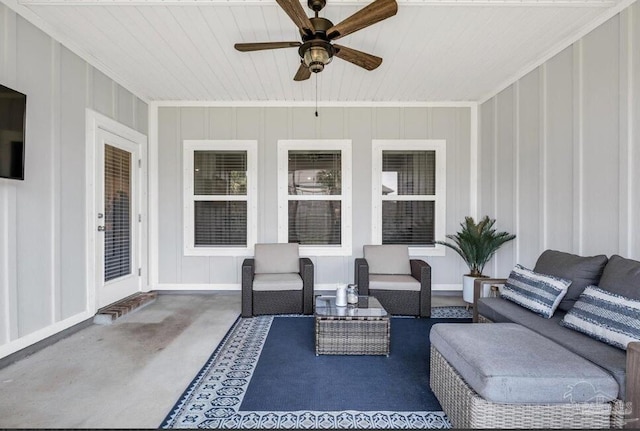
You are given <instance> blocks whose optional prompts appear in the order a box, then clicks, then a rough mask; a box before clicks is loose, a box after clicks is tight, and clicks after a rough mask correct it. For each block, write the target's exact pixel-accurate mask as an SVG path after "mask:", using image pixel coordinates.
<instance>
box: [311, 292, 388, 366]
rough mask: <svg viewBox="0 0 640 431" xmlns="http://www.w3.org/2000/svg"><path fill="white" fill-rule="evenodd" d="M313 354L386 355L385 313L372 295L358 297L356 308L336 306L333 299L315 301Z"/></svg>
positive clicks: (329, 297)
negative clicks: (314, 352) (314, 343)
mask: <svg viewBox="0 0 640 431" xmlns="http://www.w3.org/2000/svg"><path fill="white" fill-rule="evenodd" d="M314 318H315V335H316V355H386V356H389V343H390V338H391V322H390V319H389V314H388V313H387V311H386V310H385V309H384V307H382V305H381V304H380V302H379V301H378V300H377V299H376V298H374V297H372V296H359V297H358V305H357V306H355V305H354V306H346V307H337V306H336V298H335V296H317V297H316V300H315V311H314Z"/></svg>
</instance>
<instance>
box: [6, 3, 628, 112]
mask: <svg viewBox="0 0 640 431" xmlns="http://www.w3.org/2000/svg"><path fill="white" fill-rule="evenodd" d="M3 1H8V2H11V1H14V0H3ZM618 1H619V0H612V1H601V0H561V1H554V0H549V1H539V0H518V1H511V0H501V1H497V0H482V1H478V0H471V1H452V0H435V1H434V0H429V1H423V0H399V9H398V14H397V15H396V16H394V17H391V18H389V19H387V20H385V21H382V22H380V23H378V24H375V25H373V26H371V27H368V28H365V29H363V30H360V31H358V32H356V33H354V34H352V35H349V36H346V37H344V38H342V39H340V41H339V43H340V44H342V45H345V46H348V47H351V48H355V49H358V50H361V51H365V52H368V53H371V54H374V55H377V56H380V57H382V58H383V59H384V61H383V63H382V65H381V66H380V67H379V68H378V69H376V70H374V71H371V72H368V71H365V70H364V69H361V68H359V67H357V66H354V65H352V64H351V63H347V62H345V61H343V60H341V59H338V58H336V59H334V61H333V62H332V63H331V64H329V65H328V66H327V67H326V68H325V70H324V71H323V72H321V73H320V74H317V75H314V76H312V77H311V79H310V80H307V81H303V82H294V81H293V76H294V74H295V72H296V70H297V68H298V65H299V57H298V54H297V49H295V48H290V49H280V50H271V51H259V52H252V53H241V52H238V51H236V50H235V49H234V48H233V44H234V43H236V42H263V41H265V42H266V41H295V40H299V33H298V32H297V29H296V27H295V25H294V24H293V23H292V22H291V21H290V20H289V18H288V17H287V15H286V14H285V13H284V12H283V11H282V10H281V9H280V8H279V7H278V5H277V4H276V3H275V1H273V0H259V1H255V0H254V1H246V2H245V1H222V0H191V1H161V0H148V1H122V0H52V1H50V0H23V1H21V2H20V3H15V4H13V5H12V4H11V3H7V4H9V5H10V6H12V7H13V8H14V9H15V10H17V11H18V12H20V11H21V10H22V11H25V10H26V11H28V13H25V16H27V18H29V17H31V18H30V20H31V21H34V23H36V25H39V26H40V27H41V28H43V29H44V30H45V31H47V32H48V33H50V34H51V35H52V36H53V37H54V38H56V39H57V40H59V41H61V42H62V43H63V44H65V45H66V46H68V47H70V48H71V49H72V50H74V51H75V52H76V53H78V54H80V55H81V56H83V57H84V58H85V59H87V60H89V61H90V62H91V63H92V64H94V65H96V66H97V67H98V68H100V69H101V70H103V71H105V72H106V73H107V74H109V75H110V76H111V77H113V78H114V79H116V80H118V81H119V82H120V83H122V84H123V85H125V86H126V87H127V88H129V90H131V91H132V92H134V93H135V94H137V95H138V96H140V97H142V98H144V99H146V100H148V101H217V102H244V101H246V102H255V101H275V102H284V103H287V102H304V101H313V100H314V99H315V86H316V78H317V85H318V98H319V100H320V101H321V102H398V103H403V102H425V101H426V102H431V101H477V100H480V99H482V98H483V97H486V96H490V95H491V92H495V91H497V90H499V89H501V86H504V85H505V84H507V83H508V82H509V80H510V79H512V78H515V77H517V76H518V74H519V73H522V72H523V71H525V70H526V69H527V68H531V67H532V66H534V65H535V64H536V62H540V61H541V60H542V59H544V57H545V56H546V55H548V54H549V53H550V52H551V51H552V50H557V49H559V48H560V47H562V44H563V43H564V44H565V45H566V44H568V43H569V42H571V41H572V36H575V35H576V34H579V33H580V32H584V29H585V28H588V27H589V26H590V25H591V26H592V25H593V22H594V21H597V20H598V19H602V17H603V16H605V14H607V13H610V12H611V10H612V8H616V7H619V5H618ZM368 3H369V2H368V1H349V2H345V1H340V0H333V1H332V0H328V4H327V6H326V7H325V9H324V10H323V11H321V13H320V16H323V17H325V18H328V19H330V20H331V21H333V22H334V23H338V22H339V21H341V20H343V19H344V18H346V17H348V16H349V15H351V14H352V13H354V12H355V11H357V10H358V9H360V8H362V7H363V6H365V5H366V4H368ZM303 6H304V7H305V10H306V11H308V14H309V15H310V16H311V15H312V12H311V10H309V9H307V6H306V0H305V2H304V3H303Z"/></svg>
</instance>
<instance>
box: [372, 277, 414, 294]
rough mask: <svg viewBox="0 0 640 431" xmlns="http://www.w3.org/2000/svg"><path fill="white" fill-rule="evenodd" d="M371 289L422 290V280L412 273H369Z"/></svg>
mask: <svg viewBox="0 0 640 431" xmlns="http://www.w3.org/2000/svg"><path fill="white" fill-rule="evenodd" d="M369 290H414V291H418V292H419V291H420V282H419V281H418V280H416V279H415V278H413V277H412V276H410V275H385V274H371V275H369Z"/></svg>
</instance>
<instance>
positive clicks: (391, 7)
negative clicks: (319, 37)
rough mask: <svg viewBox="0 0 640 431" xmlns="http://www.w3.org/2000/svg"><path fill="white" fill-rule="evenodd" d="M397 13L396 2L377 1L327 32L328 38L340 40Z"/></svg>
mask: <svg viewBox="0 0 640 431" xmlns="http://www.w3.org/2000/svg"><path fill="white" fill-rule="evenodd" d="M397 12H398V4H397V3H396V0H376V1H374V2H373V3H371V4H370V5H368V6H367V7H365V8H363V9H360V10H359V11H358V12H356V13H354V14H353V15H351V16H350V17H348V18H346V19H345V20H343V21H341V22H339V23H338V24H336V25H334V26H333V27H331V28H330V29H329V30H327V37H328V38H329V39H339V38H341V37H343V36H346V35H348V34H351V33H353V32H354V31H358V30H360V29H363V28H365V27H369V26H370V25H372V24H375V23H377V22H379V21H382V20H383V19H386V18H389V17H391V16H394V15H395V14H396V13H397Z"/></svg>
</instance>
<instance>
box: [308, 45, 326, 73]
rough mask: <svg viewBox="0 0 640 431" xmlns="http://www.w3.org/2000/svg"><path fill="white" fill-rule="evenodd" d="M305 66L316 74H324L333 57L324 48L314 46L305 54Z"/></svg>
mask: <svg viewBox="0 0 640 431" xmlns="http://www.w3.org/2000/svg"><path fill="white" fill-rule="evenodd" d="M303 60H304V65H305V66H307V67H308V68H309V70H310V71H312V72H314V73H318V72H322V70H323V69H324V66H325V65H327V64H329V63H331V56H330V55H329V53H328V52H327V50H326V49H325V48H324V47H323V46H312V47H311V48H309V49H308V50H306V51H305V53H304V57H303Z"/></svg>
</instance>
